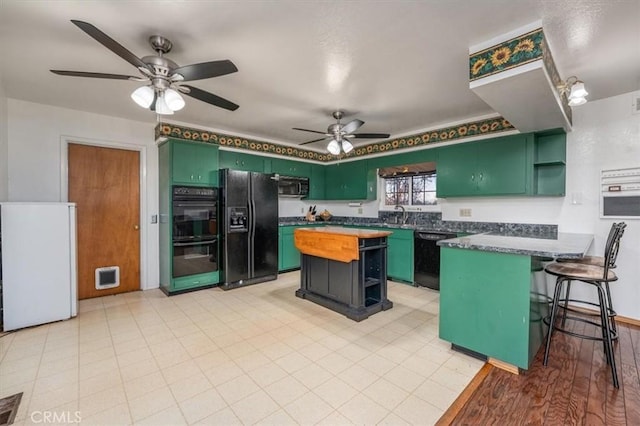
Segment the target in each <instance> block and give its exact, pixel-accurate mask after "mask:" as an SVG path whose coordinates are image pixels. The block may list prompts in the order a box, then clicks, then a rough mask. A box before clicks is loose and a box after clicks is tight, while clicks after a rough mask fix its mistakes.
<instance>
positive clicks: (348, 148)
mask: <svg viewBox="0 0 640 426" xmlns="http://www.w3.org/2000/svg"><path fill="white" fill-rule="evenodd" d="M342 150H343V151H344V153H345V154H348V153H350V152H351V151H352V150H353V144H352V143H351V142H349V141H348V140H346V139H344V140H343V141H342Z"/></svg>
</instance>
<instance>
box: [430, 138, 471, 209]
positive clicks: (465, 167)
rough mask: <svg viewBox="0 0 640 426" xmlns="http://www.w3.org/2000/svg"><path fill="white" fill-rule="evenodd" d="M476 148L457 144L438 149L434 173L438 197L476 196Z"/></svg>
mask: <svg viewBox="0 0 640 426" xmlns="http://www.w3.org/2000/svg"><path fill="white" fill-rule="evenodd" d="M476 165H477V161H476V147H475V145H473V144H458V145H452V146H447V147H443V148H439V149H438V161H437V163H436V172H437V174H438V184H437V187H436V194H437V196H438V197H462V196H465V195H476V194H477V191H478V185H477V182H476V178H477V172H476Z"/></svg>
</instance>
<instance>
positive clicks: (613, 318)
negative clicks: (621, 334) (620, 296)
mask: <svg viewBox="0 0 640 426" xmlns="http://www.w3.org/2000/svg"><path fill="white" fill-rule="evenodd" d="M604 289H605V293H606V294H607V301H608V302H609V305H607V314H610V315H608V316H609V318H610V322H611V331H612V336H611V338H612V339H616V338H617V337H618V328H617V327H616V313H615V312H616V311H615V310H614V309H613V302H612V301H611V291H610V290H609V283H608V282H605V283H604Z"/></svg>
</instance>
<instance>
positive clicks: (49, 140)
mask: <svg viewBox="0 0 640 426" xmlns="http://www.w3.org/2000/svg"><path fill="white" fill-rule="evenodd" d="M7 106H8V113H7V116H8V123H9V124H8V133H7V135H8V177H9V179H8V200H9V201H67V200H66V199H65V194H66V189H65V188H62V184H61V175H62V172H63V170H65V167H66V164H63V163H64V160H63V156H62V155H61V144H62V141H63V140H72V141H73V140H77V141H79V142H90V143H96V144H107V145H108V144H116V145H121V146H135V147H138V148H140V149H142V150H143V156H145V157H146V162H145V164H143V165H142V168H141V174H142V175H143V176H144V179H145V180H146V187H145V188H144V189H143V192H142V193H141V195H142V196H143V199H142V200H141V201H142V203H141V204H142V210H141V216H142V218H141V231H142V232H141V235H142V239H143V240H142V241H141V244H142V253H143V258H142V259H141V261H142V262H141V266H142V267H143V268H144V269H143V271H142V274H141V275H142V277H143V282H142V288H145V289H146V288H156V287H158V285H159V264H158V228H157V226H158V225H157V224H151V223H150V217H151V215H152V214H157V212H158V155H157V148H156V146H155V142H154V132H153V130H154V126H155V122H154V118H153V117H150V121H149V123H142V122H136V121H130V120H124V119H121V118H114V117H109V116H104V115H98V114H90V113H86V112H82V111H75V110H70V109H65V108H58V107H53V106H48V105H41V104H35V103H31V102H25V101H21V100H16V99H8V100H7ZM0 179H1V178H0Z"/></svg>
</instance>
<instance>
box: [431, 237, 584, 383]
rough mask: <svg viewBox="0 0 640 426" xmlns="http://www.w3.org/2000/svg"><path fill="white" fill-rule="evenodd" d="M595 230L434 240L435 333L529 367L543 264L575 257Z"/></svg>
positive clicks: (540, 312)
mask: <svg viewBox="0 0 640 426" xmlns="http://www.w3.org/2000/svg"><path fill="white" fill-rule="evenodd" d="M592 241H593V235H589V234H568V233H560V234H558V235H556V236H555V237H553V238H522V237H508V236H502V235H494V234H479V235H470V236H467V237H462V238H453V239H449V240H443V241H439V242H438V245H439V246H441V252H440V324H439V329H440V333H439V334H440V338H441V339H443V340H446V341H448V342H451V343H452V344H453V345H454V347H456V348H458V349H461V350H470V351H471V352H474V353H476V354H479V355H483V356H486V357H487V358H489V360H490V361H491V362H493V363H494V364H496V365H498V366H500V367H503V368H506V369H507V370H511V371H514V372H515V371H518V368H521V369H528V368H529V366H530V365H531V362H532V361H533V359H534V357H535V355H536V353H537V351H538V349H539V348H540V346H541V344H542V341H543V338H544V336H545V334H546V332H547V329H548V327H547V326H546V325H545V324H544V322H543V321H542V319H543V318H544V317H545V316H547V315H548V312H549V308H550V301H551V298H550V297H549V294H548V293H549V292H548V291H547V283H546V276H545V272H544V267H543V264H544V262H545V261H550V260H552V258H558V257H563V258H580V257H582V256H584V254H585V253H586V252H587V250H588V249H589V246H590V245H591V243H592Z"/></svg>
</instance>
